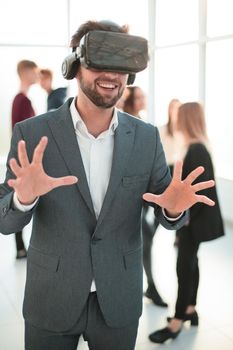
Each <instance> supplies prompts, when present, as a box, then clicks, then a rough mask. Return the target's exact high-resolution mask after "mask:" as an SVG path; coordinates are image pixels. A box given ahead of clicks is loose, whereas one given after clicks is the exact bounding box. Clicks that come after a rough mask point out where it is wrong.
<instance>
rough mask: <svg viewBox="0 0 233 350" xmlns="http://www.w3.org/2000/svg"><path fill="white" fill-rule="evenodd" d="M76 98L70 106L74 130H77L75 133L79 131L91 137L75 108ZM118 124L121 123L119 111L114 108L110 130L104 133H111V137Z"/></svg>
mask: <svg viewBox="0 0 233 350" xmlns="http://www.w3.org/2000/svg"><path fill="white" fill-rule="evenodd" d="M76 98H77V97H76ZM76 98H74V99H73V101H72V102H71V105H70V113H71V117H72V121H73V124H74V129H75V131H77V130H78V131H80V132H81V133H84V134H86V135H87V134H88V135H90V134H89V133H88V130H87V127H86V125H85V123H84V121H83V120H82V118H81V116H80V114H79V112H78V110H77V108H76V106H75V101H76ZM118 123H119V121H118V115H117V109H116V108H114V111H113V116H112V120H111V123H110V125H109V128H108V130H106V131H104V133H106V132H108V133H110V135H113V134H114V132H115V130H116V128H117V126H118ZM102 134H103V133H102ZM102 134H101V135H102Z"/></svg>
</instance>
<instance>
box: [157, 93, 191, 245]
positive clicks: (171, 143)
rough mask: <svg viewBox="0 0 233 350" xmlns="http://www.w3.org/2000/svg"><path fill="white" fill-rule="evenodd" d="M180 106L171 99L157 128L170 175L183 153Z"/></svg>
mask: <svg viewBox="0 0 233 350" xmlns="http://www.w3.org/2000/svg"><path fill="white" fill-rule="evenodd" d="M180 106H181V102H180V100H178V99H176V98H174V99H172V100H171V101H170V102H169V105H168V121H167V123H166V124H164V125H162V126H160V127H159V134H160V137H161V141H162V144H163V149H164V152H165V155H166V160H167V164H168V166H169V168H170V172H171V174H172V173H173V166H174V163H175V161H176V160H177V159H179V158H180V157H182V154H183V153H184V152H185V147H184V143H183V137H182V135H181V134H180V133H179V131H178V130H177V127H176V124H177V113H178V109H179V107H180ZM178 240H179V238H178V233H177V232H176V238H175V241H174V246H177V244H178Z"/></svg>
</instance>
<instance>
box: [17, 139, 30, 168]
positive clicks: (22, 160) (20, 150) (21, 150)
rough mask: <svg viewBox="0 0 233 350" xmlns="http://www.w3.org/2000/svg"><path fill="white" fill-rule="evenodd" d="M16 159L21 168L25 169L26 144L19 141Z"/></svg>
mask: <svg viewBox="0 0 233 350" xmlns="http://www.w3.org/2000/svg"><path fill="white" fill-rule="evenodd" d="M18 158H19V163H20V165H21V166H22V167H27V166H28V165H29V160H28V155H27V150H26V143H25V141H24V140H20V141H19V143H18Z"/></svg>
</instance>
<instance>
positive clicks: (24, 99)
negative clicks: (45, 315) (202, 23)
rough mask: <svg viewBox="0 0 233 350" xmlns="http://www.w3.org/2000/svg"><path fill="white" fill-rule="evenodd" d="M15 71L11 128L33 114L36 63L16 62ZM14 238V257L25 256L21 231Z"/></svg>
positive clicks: (36, 78)
mask: <svg viewBox="0 0 233 350" xmlns="http://www.w3.org/2000/svg"><path fill="white" fill-rule="evenodd" d="M17 73H18V76H19V79H20V87H19V92H18V94H17V95H16V96H15V98H14V100H13V103H12V113H11V121H12V129H13V128H14V126H15V124H16V123H18V122H21V121H23V120H25V119H28V118H30V117H33V116H34V115H35V111H34V108H33V106H32V103H31V101H30V99H29V98H28V91H29V89H30V87H31V86H32V85H33V84H35V83H36V82H37V80H38V68H37V64H36V63H35V62H33V61H29V60H22V61H20V62H18V64H17ZM15 239H16V249H17V254H16V258H17V259H21V258H25V257H26V256H27V252H26V249H25V245H24V242H23V238H22V231H18V232H16V234H15Z"/></svg>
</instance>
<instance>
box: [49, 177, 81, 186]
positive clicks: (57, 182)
mask: <svg viewBox="0 0 233 350" xmlns="http://www.w3.org/2000/svg"><path fill="white" fill-rule="evenodd" d="M77 182H78V178H77V177H76V176H64V177H58V178H53V179H52V187H53V188H56V187H60V186H69V185H74V184H75V183H77Z"/></svg>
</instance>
